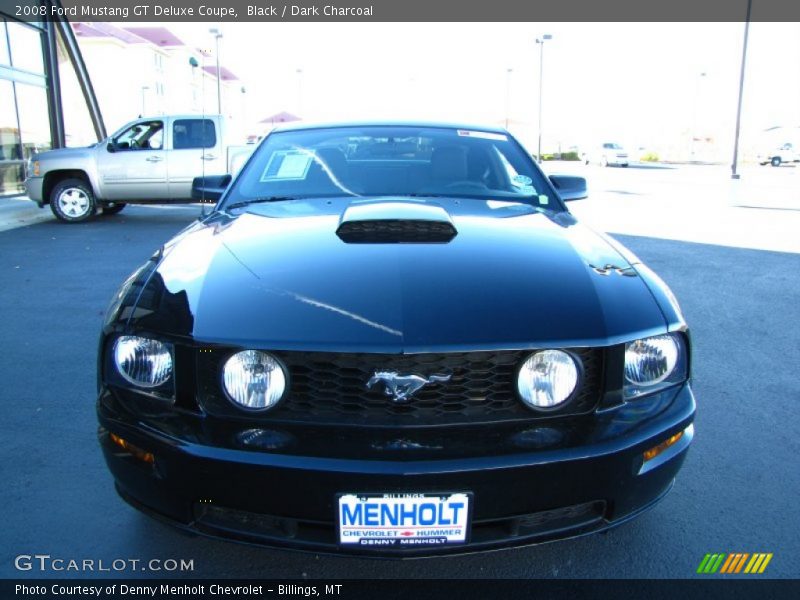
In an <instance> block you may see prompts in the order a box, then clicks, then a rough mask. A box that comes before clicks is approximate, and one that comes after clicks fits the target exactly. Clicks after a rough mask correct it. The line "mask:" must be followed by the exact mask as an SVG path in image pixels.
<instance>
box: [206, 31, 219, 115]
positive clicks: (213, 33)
mask: <svg viewBox="0 0 800 600" xmlns="http://www.w3.org/2000/svg"><path fill="white" fill-rule="evenodd" d="M208 32H209V33H210V34H211V35H213V36H214V40H215V42H216V45H217V49H216V55H217V112H218V113H219V114H222V81H221V79H222V78H221V75H220V72H219V40H220V38H221V37H222V32H221V31H220V30H219V29H218V28H216V27H212V28H211V29H209V30H208Z"/></svg>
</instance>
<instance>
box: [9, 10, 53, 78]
mask: <svg viewBox="0 0 800 600" xmlns="http://www.w3.org/2000/svg"><path fill="white" fill-rule="evenodd" d="M6 26H7V27H8V42H9V46H10V49H11V66H12V67H14V68H15V69H20V70H22V71H28V72H29V73H36V74H37V75H44V57H43V56H42V33H41V32H40V31H39V30H38V29H33V28H32V27H28V26H27V25H23V24H22V23H13V22H8V23H7V24H6Z"/></svg>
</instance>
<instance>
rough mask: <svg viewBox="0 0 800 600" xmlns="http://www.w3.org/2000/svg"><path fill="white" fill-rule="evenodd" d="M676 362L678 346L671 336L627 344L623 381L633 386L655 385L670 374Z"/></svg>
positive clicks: (659, 336) (661, 336)
mask: <svg viewBox="0 0 800 600" xmlns="http://www.w3.org/2000/svg"><path fill="white" fill-rule="evenodd" d="M677 362H678V344H676V343H675V339H674V338H673V337H672V336H671V335H657V336H655V337H651V338H646V339H643V340H636V341H635V342H628V344H627V345H626V346H625V379H627V380H628V381H629V382H630V383H633V384H635V385H643V386H648V385H655V384H657V383H661V382H662V381H664V380H665V379H666V378H667V377H669V374H670V373H672V371H673V369H674V368H675V365H676V364H677Z"/></svg>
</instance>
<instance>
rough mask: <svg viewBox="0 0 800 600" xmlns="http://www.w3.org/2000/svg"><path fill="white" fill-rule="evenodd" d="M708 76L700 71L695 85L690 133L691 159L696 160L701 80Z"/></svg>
mask: <svg viewBox="0 0 800 600" xmlns="http://www.w3.org/2000/svg"><path fill="white" fill-rule="evenodd" d="M705 76H706V74H705V72H703V73H700V74H699V75H698V77H697V80H696V81H695V86H694V107H693V110H692V130H691V132H690V133H689V135H690V140H689V160H692V161H693V160H694V138H695V137H696V136H697V110H698V109H697V106H698V104H699V103H700V82H701V81H702V80H703V78H704V77H705Z"/></svg>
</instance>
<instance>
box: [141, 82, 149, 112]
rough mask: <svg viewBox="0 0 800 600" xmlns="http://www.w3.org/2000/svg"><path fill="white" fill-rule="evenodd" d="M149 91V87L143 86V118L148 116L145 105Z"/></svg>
mask: <svg viewBox="0 0 800 600" xmlns="http://www.w3.org/2000/svg"><path fill="white" fill-rule="evenodd" d="M149 89H150V86H149V85H143V86H142V116H145V115H146V114H147V108H146V104H145V92H147V90H149Z"/></svg>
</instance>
